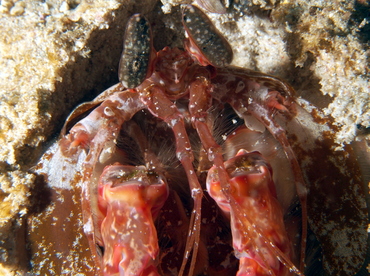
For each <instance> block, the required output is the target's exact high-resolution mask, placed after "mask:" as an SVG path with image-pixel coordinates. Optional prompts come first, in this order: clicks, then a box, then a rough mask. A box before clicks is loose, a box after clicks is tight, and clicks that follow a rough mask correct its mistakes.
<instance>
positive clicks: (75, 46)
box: [0, 0, 370, 275]
mask: <svg viewBox="0 0 370 276" xmlns="http://www.w3.org/2000/svg"><path fill="white" fill-rule="evenodd" d="M135 2H136V3H135ZM184 2H186V1H180V0H177V1H176V0H163V1H162V2H159V1H158V2H157V1H153V0H148V1H134V0H127V1H116V0H106V1H103V0H96V1H88V0H87V1H83V0H81V1H79V0H68V1H62V0H46V1H35V0H24V1H16V0H14V1H13V0H6V1H4V0H2V1H0V3H1V5H0V145H1V146H0V173H1V174H0V185H1V186H0V199H1V202H0V275H1V274H3V275H12V274H17V273H20V272H17V271H18V270H17V268H18V266H19V265H20V263H23V262H24V260H21V259H20V257H19V255H17V248H19V247H20V246H22V245H21V242H19V239H18V238H19V237H18V236H17V235H18V234H17V233H18V230H19V229H21V228H22V225H23V223H24V217H25V215H26V214H27V211H28V209H29V207H30V206H29V205H30V203H29V196H30V191H31V189H32V188H33V182H34V179H35V176H34V175H33V174H32V173H30V172H29V170H30V168H31V167H32V166H34V165H35V164H36V163H37V160H38V158H40V156H41V154H42V152H43V151H44V150H45V149H46V147H47V146H48V144H50V142H51V141H52V140H53V139H56V137H57V136H58V133H59V131H60V129H61V127H62V125H63V122H64V121H65V119H66V117H67V115H68V114H69V113H70V112H71V111H72V110H73V108H74V107H76V106H77V105H78V104H79V103H81V102H83V101H86V100H91V99H93V98H94V96H96V95H97V94H99V92H101V91H103V90H104V89H106V88H108V87H109V86H111V85H112V84H114V83H116V82H117V68H118V61H119V55H120V52H121V49H122V39H123V38H122V35H123V32H124V28H125V23H126V22H127V18H128V16H130V15H132V14H134V13H137V12H140V13H143V14H145V15H146V16H147V17H148V19H149V20H150V21H151V22H155V23H154V24H153V34H154V37H155V41H154V45H155V47H156V49H157V50H159V49H161V48H163V47H164V46H167V45H169V46H181V45H182V40H183V38H184V34H183V31H182V27H181V21H180V18H181V16H180V12H179V6H178V4H179V3H184ZM187 2H190V1H187ZM369 9H370V2H369V1H366V0H362V1H339V0H331V1H323V0H313V1H301V0H298V1H297V0H285V1H284V0H283V1H275V0H271V1H267V0H266V1H265V0H253V1H243V0H239V1H237V0H235V1H232V2H231V6H230V8H229V9H228V12H227V13H226V14H223V15H219V14H209V16H210V17H211V18H212V20H213V21H214V23H215V25H216V26H217V27H218V28H219V29H220V31H221V32H222V33H223V34H224V35H225V36H226V37H227V38H228V40H229V41H230V43H231V45H232V48H233V50H234V60H233V64H234V65H237V66H241V67H246V68H250V69H254V70H257V71H261V72H264V73H268V74H272V75H276V76H278V77H281V78H283V79H285V80H287V81H288V82H289V83H291V84H292V86H293V87H294V88H295V89H296V91H297V94H298V97H300V99H301V100H302V101H308V102H310V103H312V104H313V105H315V106H317V107H319V108H321V109H322V111H323V112H324V114H325V115H326V116H331V117H332V118H333V120H334V122H335V125H337V126H338V132H337V134H336V142H337V143H338V144H337V146H338V149H339V148H340V147H341V145H343V144H346V143H351V142H353V141H354V140H359V139H365V140H363V141H365V142H366V139H367V144H366V143H365V142H363V147H362V152H363V155H361V158H362V159H366V158H367V162H369V155H370V154H369V151H370V150H369V147H368V144H369V137H368V136H369V134H368V133H369V131H368V130H369V128H370V85H369V54H370V50H369V38H370V27H369V26H370V18H369ZM367 179H368V176H367Z"/></svg>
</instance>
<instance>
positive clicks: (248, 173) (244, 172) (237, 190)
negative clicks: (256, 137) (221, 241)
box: [207, 150, 294, 276]
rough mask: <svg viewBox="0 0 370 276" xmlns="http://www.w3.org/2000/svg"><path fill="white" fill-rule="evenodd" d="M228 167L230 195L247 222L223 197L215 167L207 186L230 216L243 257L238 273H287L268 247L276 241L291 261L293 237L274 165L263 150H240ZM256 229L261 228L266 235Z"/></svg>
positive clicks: (240, 255) (234, 242) (236, 249)
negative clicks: (279, 197)
mask: <svg viewBox="0 0 370 276" xmlns="http://www.w3.org/2000/svg"><path fill="white" fill-rule="evenodd" d="M225 168H226V170H227V172H228V174H229V176H230V180H229V184H230V188H229V190H230V195H231V197H232V198H233V200H235V202H236V204H238V206H240V208H242V210H243V211H244V212H245V216H247V221H245V220H244V221H243V220H240V217H239V214H238V212H237V210H235V209H234V208H233V206H231V205H230V202H229V201H228V200H227V199H226V198H225V197H224V196H223V192H222V189H221V185H220V181H219V179H218V176H217V169H216V167H215V166H214V167H212V168H211V169H210V170H209V172H208V177H207V189H208V192H209V194H210V195H211V196H212V197H213V199H214V200H215V201H216V202H217V204H218V205H219V207H220V208H221V209H222V210H223V211H224V212H225V213H226V214H227V215H228V216H230V223H231V230H232V234H233V244H234V249H235V251H236V253H235V254H236V256H237V257H238V258H239V259H240V264H239V272H238V274H237V275H240V276H241V275H265V274H266V275H269V274H270V273H274V274H276V275H286V273H288V272H289V271H288V269H287V267H286V266H285V265H283V263H280V261H279V260H277V259H276V255H275V252H274V251H273V250H272V249H271V248H270V246H268V244H269V243H272V244H274V245H275V246H276V247H277V248H278V249H279V250H280V251H281V252H282V253H283V254H284V256H286V259H287V260H289V259H290V254H291V248H290V246H289V244H290V243H289V238H288V236H287V233H286V231H285V226H284V220H283V212H282V209H281V207H280V204H279V203H278V201H277V198H276V190H275V185H274V183H273V181H272V175H271V173H272V170H271V168H270V166H269V165H268V163H267V162H266V161H265V160H264V159H263V158H262V156H261V155H260V154H259V153H257V152H252V153H246V151H245V150H240V151H239V152H238V153H237V154H236V156H235V157H233V158H231V159H229V160H228V161H226V162H225ZM252 221H253V223H251V222H252ZM253 229H258V233H261V234H263V236H261V235H258V234H257V232H255V230H253ZM289 265H291V266H293V264H289ZM293 267H294V266H293ZM252 271H253V272H252ZM254 273H255V274H254Z"/></svg>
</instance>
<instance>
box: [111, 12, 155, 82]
mask: <svg viewBox="0 0 370 276" xmlns="http://www.w3.org/2000/svg"><path fill="white" fill-rule="evenodd" d="M151 55H152V37H151V30H150V24H149V21H148V20H147V19H146V18H145V17H144V16H142V15H141V14H135V15H133V16H132V17H131V18H130V19H129V21H128V23H127V28H126V32H125V36H124V40H123V52H122V55H121V60H120V63H119V68H118V78H119V81H120V82H121V83H122V85H123V86H124V87H126V88H135V87H137V86H139V85H140V84H141V83H142V82H143V81H144V80H145V79H146V78H147V77H148V75H151V69H150V64H151Z"/></svg>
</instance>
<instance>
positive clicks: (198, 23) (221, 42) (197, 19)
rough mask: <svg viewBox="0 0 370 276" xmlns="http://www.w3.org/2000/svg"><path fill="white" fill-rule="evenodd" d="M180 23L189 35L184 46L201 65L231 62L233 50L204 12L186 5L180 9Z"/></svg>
mask: <svg viewBox="0 0 370 276" xmlns="http://www.w3.org/2000/svg"><path fill="white" fill-rule="evenodd" d="M182 23H183V25H184V28H185V30H186V33H187V34H188V36H189V39H188V40H187V41H185V47H186V48H187V51H188V52H189V53H191V54H192V55H193V57H195V58H196V59H197V60H198V62H199V63H200V64H201V65H203V66H206V65H209V64H211V65H213V66H215V67H225V66H227V65H229V64H230V63H231V61H232V59H233V51H232V49H231V46H230V44H229V43H228V42H227V41H226V39H225V38H224V37H223V36H222V35H221V34H220V32H219V31H218V30H217V29H216V27H215V26H214V25H213V24H212V22H211V20H209V18H208V17H207V15H205V14H204V12H202V11H201V10H200V9H199V8H197V7H195V6H191V5H186V6H184V8H183V11H182Z"/></svg>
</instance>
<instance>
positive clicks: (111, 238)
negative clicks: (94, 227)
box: [99, 164, 168, 275]
mask: <svg viewBox="0 0 370 276" xmlns="http://www.w3.org/2000/svg"><path fill="white" fill-rule="evenodd" d="M167 197H168V187H167V184H166V182H165V181H164V180H163V179H162V178H161V177H160V176H158V175H155V174H152V173H150V172H147V171H146V170H145V168H144V167H141V168H140V167H133V166H123V165H119V164H116V165H112V166H108V167H106V168H105V169H104V171H103V173H102V175H101V177H100V181H99V205H100V210H102V211H103V216H104V219H103V221H102V223H101V233H102V240H103V243H104V244H103V245H102V246H104V257H103V264H104V265H103V272H104V275H111V274H115V273H119V272H120V273H121V275H144V274H143V273H144V271H147V272H148V271H151V272H150V273H151V275H158V273H157V272H156V268H155V266H154V265H153V262H154V260H155V259H156V257H157V254H158V250H159V249H158V240H157V232H156V229H155V226H154V220H155V218H156V216H157V214H158V211H159V210H160V208H161V207H162V206H163V204H164V202H165V201H166V199H167ZM145 275H146V274H145Z"/></svg>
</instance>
